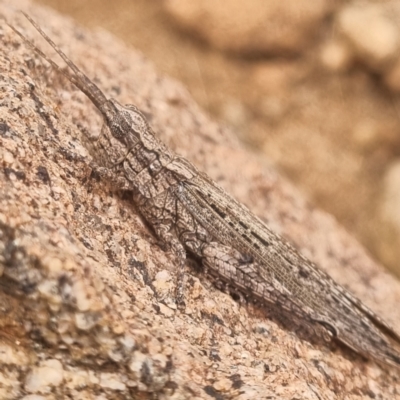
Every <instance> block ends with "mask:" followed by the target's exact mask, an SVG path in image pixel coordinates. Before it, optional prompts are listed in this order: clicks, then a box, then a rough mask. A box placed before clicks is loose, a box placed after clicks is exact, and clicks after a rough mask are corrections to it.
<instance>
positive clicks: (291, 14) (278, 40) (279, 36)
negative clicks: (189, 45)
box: [164, 0, 331, 55]
mask: <svg viewBox="0 0 400 400" xmlns="http://www.w3.org/2000/svg"><path fill="white" fill-rule="evenodd" d="M164 6H165V10H166V12H168V14H169V15H170V16H171V17H172V18H174V20H175V21H176V22H177V23H178V24H179V25H180V26H181V27H182V28H184V29H186V30H188V31H190V32H194V33H195V34H196V35H197V36H200V37H201V38H203V39H204V40H206V41H207V42H208V43H210V44H211V45H212V46H214V47H216V48H219V49H223V50H226V51H230V52H235V53H240V54H244V55H254V54H257V55H260V54H274V53H279V54H285V53H286V54H293V53H299V52H300V51H301V50H302V49H304V48H305V47H306V46H307V45H308V44H309V43H310V41H311V40H312V39H313V36H314V34H315V33H316V32H317V31H318V28H319V26H320V25H321V24H322V22H323V20H324V18H325V17H326V15H327V14H328V13H329V11H330V8H331V6H330V2H329V1H327V0H314V1H312V2H310V1H308V0H282V1H265V0H248V1H246V7H243V2H242V1H239V0H226V1H214V0H192V1H186V0H168V1H166V2H164Z"/></svg>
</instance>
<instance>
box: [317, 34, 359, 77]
mask: <svg viewBox="0 0 400 400" xmlns="http://www.w3.org/2000/svg"><path fill="white" fill-rule="evenodd" d="M352 59H353V57H352V55H351V50H350V48H349V46H348V45H347V44H346V43H345V42H344V41H342V40H332V41H330V42H328V43H325V45H324V46H323V47H322V49H321V53H320V60H321V63H322V65H323V66H324V67H326V68H327V69H329V70H330V71H333V72H339V71H344V70H346V69H347V68H348V67H349V66H350V64H351V61H352Z"/></svg>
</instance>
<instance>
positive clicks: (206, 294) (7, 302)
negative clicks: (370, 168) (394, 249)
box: [0, 0, 400, 400]
mask: <svg viewBox="0 0 400 400" xmlns="http://www.w3.org/2000/svg"><path fill="white" fill-rule="evenodd" d="M18 8H19V9H23V10H24V11H26V12H28V13H29V14H30V15H31V16H32V17H33V18H34V19H35V20H36V21H37V22H38V23H39V24H40V25H41V26H42V27H43V28H44V29H45V30H46V31H47V32H48V33H49V34H50V35H51V36H52V38H53V39H54V41H55V42H57V43H58V44H59V45H60V47H61V48H63V49H64V50H65V52H66V53H67V54H69V55H70V56H71V58H72V59H73V60H74V61H75V62H76V64H77V65H79V66H80V67H81V68H82V70H84V71H85V72H86V73H87V74H88V76H90V77H92V78H93V80H94V81H95V82H96V83H97V84H98V85H99V86H100V87H101V89H102V90H104V92H105V93H106V94H107V95H109V96H112V97H117V98H118V100H120V101H121V102H122V103H134V104H136V105H137V106H138V107H140V108H141V109H142V110H143V111H144V112H146V113H147V114H148V115H149V118H150V120H151V124H152V126H153V128H154V129H155V131H156V132H157V133H158V134H159V135H160V137H161V139H162V140H163V141H164V142H166V143H167V144H168V146H170V147H171V148H173V149H174V150H176V151H177V152H178V153H180V154H181V155H183V156H185V157H187V158H189V159H190V160H191V161H193V162H194V163H195V164H196V165H197V166H199V167H200V168H201V169H203V170H205V171H206V172H207V173H208V174H209V175H210V176H211V177H212V178H213V179H215V180H217V181H218V182H219V183H220V184H221V185H223V186H224V187H225V188H226V189H227V190H228V191H229V192H231V193H232V194H234V195H235V196H236V197H237V198H238V199H239V200H240V201H242V202H244V203H246V204H247V205H249V206H250V208H251V209H252V210H253V211H254V212H255V213H257V214H258V215H259V216H260V217H261V218H263V219H264V220H265V221H266V222H267V223H268V224H269V225H270V226H271V227H272V228H273V229H274V230H276V231H277V232H279V233H281V234H283V235H284V236H286V237H287V238H289V239H290V240H291V241H292V242H293V243H295V245H296V246H297V247H298V248H299V249H300V250H301V251H302V252H303V254H304V255H306V256H307V257H310V258H311V259H312V260H313V261H315V262H317V263H318V264H319V265H320V266H321V268H323V269H325V270H326V271H328V272H329V273H330V274H331V275H332V276H333V277H334V279H336V280H337V281H339V282H340V283H342V284H343V285H345V286H346V287H348V288H350V289H351V290H352V291H353V292H354V293H355V294H356V295H357V296H358V297H360V298H361V299H362V300H363V301H364V302H365V303H367V304H368V305H369V306H371V308H373V309H374V310H375V311H376V312H377V313H378V314H379V315H381V316H382V317H383V318H384V319H386V320H388V321H389V322H391V323H392V324H393V325H394V327H395V328H396V329H397V330H398V331H400V309H399V307H398V304H399V302H400V284H399V283H398V282H397V281H395V280H394V279H393V278H392V277H391V276H390V275H388V274H387V273H385V272H383V270H382V268H381V267H379V266H378V265H377V264H375V263H374V262H373V261H372V260H371V258H370V257H369V256H368V255H367V254H366V252H365V250H363V249H362V248H361V247H360V245H359V244H358V243H357V242H356V241H355V240H354V239H352V238H351V237H350V236H349V235H348V234H347V233H345V232H344V231H343V229H341V228H340V226H338V224H337V223H336V222H335V221H334V220H333V219H332V218H331V217H330V216H328V215H326V214H324V213H321V212H319V211H317V210H315V209H313V208H311V207H310V205H309V204H308V203H307V202H306V201H305V200H304V199H303V198H302V197H301V195H300V194H299V192H298V191H297V190H296V189H294V188H293V187H292V186H291V185H290V184H288V183H287V182H286V181H285V180H284V179H282V178H281V177H280V176H279V175H278V174H277V173H276V172H275V171H274V170H273V169H272V168H270V167H268V166H266V165H261V164H260V163H259V162H257V160H256V159H255V157H254V155H252V154H250V153H248V152H247V151H245V150H244V149H243V148H241V147H240V146H239V144H238V143H237V142H236V141H235V140H234V139H233V136H232V135H231V133H230V132H229V131H228V130H227V129H225V128H223V127H221V126H219V125H217V124H216V123H213V122H212V121H210V120H209V118H207V117H206V116H205V115H204V114H203V113H202V112H201V110H200V109H199V107H198V106H197V105H196V104H195V103H194V101H193V100H192V99H191V98H190V96H189V95H188V94H187V92H186V90H185V89H184V88H183V87H182V86H181V85H180V84H179V83H177V82H174V81H172V80H170V79H167V78H165V77H162V76H160V75H159V74H158V73H157V72H156V71H155V70H154V68H153V67H152V65H151V64H150V63H149V62H148V61H146V60H145V59H144V58H143V56H141V55H140V54H138V53H136V52H134V51H132V50H129V49H127V48H126V47H125V46H124V45H123V44H121V43H120V42H118V41H117V40H116V39H115V38H114V37H112V36H110V35H109V34H107V33H105V32H101V31H97V32H94V33H90V32H88V31H85V30H84V29H82V28H80V27H79V26H77V25H75V24H73V23H72V22H71V21H68V20H67V19H65V18H62V17H60V16H59V15H57V14H55V13H54V12H50V11H48V10H45V9H41V8H39V7H32V6H31V5H30V3H28V2H25V1H22V0H21V1H20V2H19V4H18ZM0 14H1V15H2V17H3V18H5V19H6V20H7V21H8V22H9V23H10V24H12V25H14V26H16V27H17V28H18V29H20V30H22V31H23V32H25V34H26V35H27V36H29V37H30V38H33V37H34V38H35V41H36V42H37V43H40V47H41V48H42V49H45V51H46V53H47V54H51V55H53V52H52V50H51V49H49V47H48V46H46V45H45V44H44V43H43V41H41V40H40V39H39V37H38V35H37V34H36V33H35V31H34V29H33V28H32V27H30V25H29V24H28V23H27V22H26V21H25V20H24V19H23V18H22V17H21V15H20V14H18V13H17V12H16V11H15V10H14V9H13V2H11V1H9V2H8V1H3V2H1V3H0ZM0 36H1V41H2V50H1V51H0V70H1V71H2V74H1V75H0V80H1V88H2V89H1V91H0V105H1V107H0V163H1V168H2V169H1V173H0V246H1V248H0V305H1V306H0V327H1V328H0V354H1V357H0V399H3V398H4V399H20V398H25V399H30V400H32V399H60V398H71V397H74V398H79V399H93V398H98V399H103V398H104V399H106V398H107V399H125V398H137V399H146V398H158V399H223V398H235V399H241V400H244V399H255V398H257V399H267V398H279V399H293V398H301V399H317V398H324V399H365V398H379V399H398V398H400V382H399V380H398V371H395V370H393V369H389V368H386V369H385V368H381V367H379V366H377V365H376V364H375V363H373V362H367V361H365V360H363V359H362V358H361V357H359V356H357V355H355V354H354V353H352V352H350V351H349V350H348V349H345V348H341V347H339V346H337V345H335V344H330V345H326V346H324V345H322V344H319V345H315V344H312V343H310V342H308V341H305V340H300V339H299V338H298V337H297V336H296V335H295V334H294V333H292V332H290V331H287V330H285V329H282V328H281V327H280V326H279V325H277V324H276V323H275V322H274V321H271V320H270V319H268V318H267V317H268V315H267V313H266V312H264V310H263V309H261V308H259V307H257V306H255V305H251V304H247V305H243V306H242V305H239V303H237V302H235V301H234V300H233V299H232V298H231V297H230V296H229V295H227V294H225V293H223V292H221V291H219V290H218V289H216V288H214V286H213V285H212V282H211V281H210V280H209V279H208V278H207V277H206V276H204V275H203V274H202V273H201V271H199V268H191V267H190V266H189V265H188V271H187V285H186V291H185V296H186V298H185V300H186V309H185V310H184V312H181V311H179V310H177V309H176V308H175V307H174V304H173V302H172V301H171V299H172V295H173V288H174V278H173V276H174V271H175V260H174V259H173V257H170V255H169V254H168V253H165V252H164V251H163V250H162V249H160V248H159V247H158V245H157V240H156V239H155V237H154V236H153V234H152V232H151V231H149V230H148V229H147V227H146V226H145V224H144V223H143V221H142V220H141V218H140V217H139V216H138V214H137V213H136V211H135V207H134V205H133V204H132V202H131V201H130V199H129V196H126V195H123V194H121V193H115V192H112V191H111V189H110V188H109V187H108V186H107V185H106V184H105V183H104V182H101V181H99V180H98V179H96V178H95V177H93V176H92V175H91V171H90V169H89V167H88V165H87V163H86V162H81V161H77V160H74V159H73V158H72V157H71V154H77V155H79V156H83V157H84V158H85V159H87V160H89V159H90V157H89V154H88V151H87V149H86V147H85V145H84V143H86V142H87V141H88V139H87V136H88V135H95V134H96V133H98V132H99V130H100V125H101V121H100V118H99V116H98V115H97V113H96V111H95V110H94V108H93V107H92V106H91V105H90V102H89V101H88V100H87V99H86V98H85V96H84V95H82V94H81V93H80V92H79V91H78V90H77V89H76V88H74V87H73V86H72V85H70V84H69V83H68V82H66V80H65V79H64V78H63V77H62V76H60V74H57V73H54V71H52V70H51V68H50V67H49V66H48V65H47V64H46V62H45V61H43V60H42V59H40V57H38V56H37V55H36V54H34V53H33V52H32V50H31V49H30V48H29V47H27V46H26V45H25V44H24V43H22V42H21V40H20V38H19V37H18V36H16V35H15V34H14V33H13V31H12V30H11V29H10V28H8V27H7V26H6V25H4V24H2V25H1V27H0ZM57 60H58V59H57Z"/></svg>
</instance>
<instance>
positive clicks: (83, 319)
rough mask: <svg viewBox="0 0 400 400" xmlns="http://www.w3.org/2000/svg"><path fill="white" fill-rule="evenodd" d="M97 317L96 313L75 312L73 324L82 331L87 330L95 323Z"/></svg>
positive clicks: (97, 319)
mask: <svg viewBox="0 0 400 400" xmlns="http://www.w3.org/2000/svg"><path fill="white" fill-rule="evenodd" d="M99 319H100V317H99V315H98V313H76V314H75V326H76V327H77V328H78V329H81V330H83V331H88V330H90V329H92V328H93V327H94V326H95V325H96V324H97V322H98V321H99Z"/></svg>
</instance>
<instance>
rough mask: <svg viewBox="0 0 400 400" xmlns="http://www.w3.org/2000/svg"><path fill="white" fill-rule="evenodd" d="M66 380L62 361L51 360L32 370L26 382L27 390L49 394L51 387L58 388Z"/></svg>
mask: <svg viewBox="0 0 400 400" xmlns="http://www.w3.org/2000/svg"><path fill="white" fill-rule="evenodd" d="M63 378H64V370H63V367H62V364H61V363H60V361H58V360H55V359H51V360H46V361H44V362H42V363H41V366H40V367H35V368H32V370H31V372H30V373H29V374H28V376H27V377H26V380H25V390H26V391H27V392H30V393H48V392H50V391H51V387H54V386H58V385H60V384H61V383H62V381H63Z"/></svg>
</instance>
